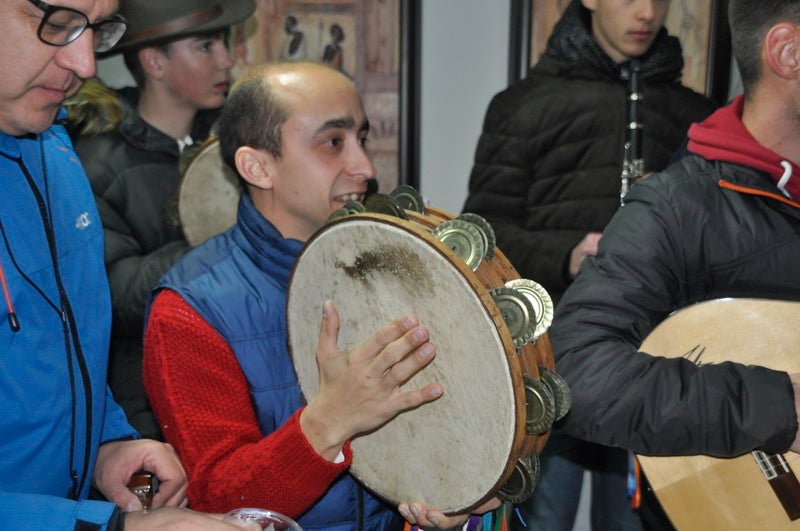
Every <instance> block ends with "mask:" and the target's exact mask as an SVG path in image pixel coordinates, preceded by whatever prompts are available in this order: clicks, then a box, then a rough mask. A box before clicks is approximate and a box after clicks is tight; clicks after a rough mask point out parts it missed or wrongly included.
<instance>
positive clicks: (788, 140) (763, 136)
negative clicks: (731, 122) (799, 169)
mask: <svg viewBox="0 0 800 531" xmlns="http://www.w3.org/2000/svg"><path fill="white" fill-rule="evenodd" d="M793 108H794V107H793V102H791V101H790V100H787V99H786V98H781V97H776V95H775V94H772V93H770V91H768V90H765V89H764V88H763V87H760V88H758V89H756V90H755V91H754V94H753V96H751V97H750V98H748V99H747V100H745V104H744V110H743V112H742V123H743V124H744V126H745V127H746V128H747V130H748V131H749V132H750V134H751V135H753V138H755V139H756V141H758V143H759V144H761V145H762V146H764V147H766V148H769V149H771V150H772V151H774V152H775V153H777V154H779V155H781V156H782V157H785V158H786V159H788V160H791V161H792V162H794V163H795V164H800V142H798V140H797V139H798V138H800V117H799V116H797V115H796V113H795V112H793V110H792V109H793Z"/></svg>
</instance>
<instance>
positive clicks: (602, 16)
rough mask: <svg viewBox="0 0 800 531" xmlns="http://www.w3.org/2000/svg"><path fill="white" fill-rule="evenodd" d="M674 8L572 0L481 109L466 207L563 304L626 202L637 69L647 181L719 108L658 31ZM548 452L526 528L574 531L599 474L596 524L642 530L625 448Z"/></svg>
mask: <svg viewBox="0 0 800 531" xmlns="http://www.w3.org/2000/svg"><path fill="white" fill-rule="evenodd" d="M668 5H669V2H668V0H647V1H637V2H629V1H620V0H582V1H579V0H574V1H573V2H571V3H570V4H569V5H568V6H567V8H566V10H565V12H564V14H563V16H562V18H561V19H560V20H559V22H558V23H557V24H556V26H555V28H554V29H553V33H552V35H551V36H550V39H549V41H548V45H547V50H546V52H545V54H544V55H543V56H542V58H541V59H540V60H539V61H538V62H537V64H536V65H535V66H534V67H533V68H532V69H531V71H530V72H529V74H528V76H527V78H525V79H523V80H521V81H519V82H517V83H515V84H514V85H512V86H510V87H509V88H507V89H506V90H504V91H502V92H500V93H499V94H497V95H496V96H495V97H494V98H493V99H492V101H491V103H490V104H489V107H488V109H487V111H486V116H485V121H484V126H483V132H482V134H481V136H480V139H479V141H478V146H477V149H476V151H475V162H474V166H473V169H472V173H471V176H470V181H469V195H468V197H467V200H466V203H465V205H464V208H463V210H464V211H465V212H473V213H476V214H479V215H481V216H483V217H485V218H486V219H487V220H488V221H489V222H490V223H491V225H492V227H493V228H494V230H495V232H496V236H497V245H498V247H500V248H501V249H502V250H503V252H504V253H505V254H506V255H507V256H508V258H509V260H510V261H511V262H512V263H513V265H514V267H515V268H516V269H517V270H518V271H519V273H520V275H521V276H522V277H524V278H528V279H531V280H534V281H536V282H538V283H540V284H541V285H542V286H543V287H544V288H545V289H546V290H547V291H548V293H549V294H550V296H551V297H552V299H553V302H554V304H557V303H558V301H559V299H560V297H561V295H562V294H563V292H564V290H565V289H566V288H567V286H569V284H570V283H571V282H572V280H573V279H574V278H575V275H576V273H577V271H578V267H579V266H580V263H581V262H582V260H583V259H584V258H585V257H586V256H588V255H592V254H594V253H595V252H596V251H597V245H598V242H599V241H600V237H601V235H602V232H603V230H604V228H605V226H606V224H607V223H608V222H609V220H610V219H611V217H612V216H613V215H614V213H615V212H616V211H617V210H618V209H619V207H620V188H621V182H620V176H621V173H622V165H623V159H624V144H625V141H626V123H627V120H628V117H627V114H628V113H627V108H628V97H627V92H628V80H629V76H630V71H631V60H632V59H636V60H637V61H638V63H639V65H640V67H639V68H640V71H639V79H640V82H641V92H642V93H643V95H644V96H643V97H644V99H643V101H642V102H640V104H639V109H640V116H639V120H638V121H640V122H642V123H643V129H642V153H641V154H642V157H643V159H644V171H645V172H650V171H653V170H660V169H662V168H664V167H665V166H666V165H667V163H668V162H669V160H670V158H671V156H672V154H673V152H675V150H676V149H678V148H679V146H680V145H681V144H682V143H683V142H684V141H685V138H686V131H687V129H688V128H689V125H690V124H691V123H693V122H696V121H699V120H702V119H703V118H705V117H706V116H708V115H709V114H710V113H711V112H712V111H713V110H714V108H715V105H714V104H713V103H712V102H711V101H710V100H709V99H707V98H706V97H704V96H702V95H700V94H698V93H696V92H694V91H692V90H691V89H689V88H687V87H685V86H683V85H681V83H680V78H681V73H682V69H683V57H682V51H681V46H680V43H679V41H678V39H677V38H675V37H672V36H670V35H668V34H667V31H666V29H665V28H663V27H662V24H663V22H664V18H665V16H666V11H667V7H668ZM557 426H558V425H557ZM541 457H542V475H541V479H540V482H539V486H538V487H537V489H536V493H535V494H534V496H533V497H532V498H531V499H530V500H529V501H528V502H527V503H525V504H522V505H521V507H520V510H521V513H522V516H523V519H524V520H526V521H527V524H528V526H533V527H534V528H536V529H539V528H541V529H548V530H558V529H563V530H571V529H572V527H573V523H574V520H575V518H576V513H577V506H578V502H579V499H580V493H581V485H582V482H583V476H584V471H585V470H590V471H591V472H592V514H591V520H592V526H593V528H595V529H639V528H640V527H641V523H640V519H639V517H638V515H637V514H636V512H634V511H632V510H631V500H629V499H628V496H627V492H626V482H627V472H628V455H627V453H626V452H625V451H623V450H619V449H608V448H605V447H603V446H599V445H594V444H590V443H585V442H583V441H578V440H575V439H572V438H570V437H566V436H562V435H560V434H559V433H558V432H557V430H556V433H555V434H554V435H553V436H552V437H551V440H550V442H549V443H548V444H547V445H546V447H545V449H544V451H543V454H542V456H541ZM516 524H520V522H516Z"/></svg>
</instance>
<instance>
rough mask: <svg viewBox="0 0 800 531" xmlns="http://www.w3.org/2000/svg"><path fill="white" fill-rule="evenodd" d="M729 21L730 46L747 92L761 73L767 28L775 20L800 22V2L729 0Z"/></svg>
mask: <svg viewBox="0 0 800 531" xmlns="http://www.w3.org/2000/svg"><path fill="white" fill-rule="evenodd" d="M728 21H729V23H730V26H731V48H732V51H733V56H734V58H735V59H736V64H737V66H738V67H739V74H740V75H741V78H742V86H743V87H744V91H745V94H747V93H749V92H750V91H751V90H752V89H753V87H755V85H756V83H757V82H758V80H759V78H760V77H761V48H762V46H763V45H764V38H765V37H766V36H767V32H768V31H769V30H770V28H772V27H773V26H774V25H775V24H778V23H780V22H791V23H793V24H800V2H798V1H797V0H730V4H729V6H728Z"/></svg>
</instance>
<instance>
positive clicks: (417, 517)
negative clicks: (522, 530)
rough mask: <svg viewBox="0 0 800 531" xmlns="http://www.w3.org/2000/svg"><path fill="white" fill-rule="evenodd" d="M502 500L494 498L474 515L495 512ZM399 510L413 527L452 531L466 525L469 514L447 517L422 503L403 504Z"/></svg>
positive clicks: (399, 506)
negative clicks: (451, 530)
mask: <svg viewBox="0 0 800 531" xmlns="http://www.w3.org/2000/svg"><path fill="white" fill-rule="evenodd" d="M500 504H501V502H500V500H499V499H498V498H492V499H491V500H489V501H488V502H486V503H484V504H483V505H481V506H480V507H478V508H477V509H475V511H473V513H472V514H483V513H487V512H489V511H493V510H495V509H497V508H498V507H500ZM397 510H398V511H399V512H400V514H401V515H402V516H403V518H405V519H406V521H407V522H408V523H409V524H411V525H418V526H421V527H436V528H438V529H450V528H452V527H459V526H462V525H464V524H465V523H466V521H467V519H468V518H469V516H470V515H469V514H456V515H453V516H445V515H444V513H442V512H441V511H437V510H436V509H429V508H428V507H427V506H426V505H425V504H424V503H422V502H412V503H401V504H400V505H398V506H397Z"/></svg>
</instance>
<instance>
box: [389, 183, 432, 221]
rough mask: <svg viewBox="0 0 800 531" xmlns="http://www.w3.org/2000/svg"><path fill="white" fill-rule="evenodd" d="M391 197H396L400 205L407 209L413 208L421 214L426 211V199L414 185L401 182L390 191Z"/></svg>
mask: <svg viewBox="0 0 800 531" xmlns="http://www.w3.org/2000/svg"><path fill="white" fill-rule="evenodd" d="M389 197H391V198H392V199H394V200H395V201H396V202H397V204H398V205H400V206H401V207H403V208H404V209H406V210H413V211H414V212H419V213H420V214H424V213H425V201H424V200H423V199H422V196H421V195H420V193H419V192H418V191H417V190H416V188H414V187H413V186H409V185H407V184H401V185H400V186H398V187H397V188H395V189H394V190H392V191H391V192H389Z"/></svg>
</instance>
